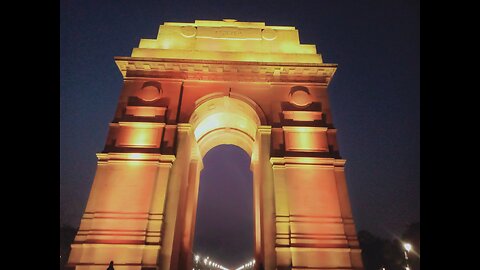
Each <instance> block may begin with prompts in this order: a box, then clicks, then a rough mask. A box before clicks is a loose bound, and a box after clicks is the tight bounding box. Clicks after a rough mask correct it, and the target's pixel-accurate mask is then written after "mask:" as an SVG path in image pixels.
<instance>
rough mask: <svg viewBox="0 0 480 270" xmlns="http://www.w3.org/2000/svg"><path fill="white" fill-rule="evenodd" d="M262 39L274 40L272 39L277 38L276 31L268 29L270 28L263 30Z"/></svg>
mask: <svg viewBox="0 0 480 270" xmlns="http://www.w3.org/2000/svg"><path fill="white" fill-rule="evenodd" d="M262 38H263V39H265V40H274V39H276V38H277V31H275V30H274V29H270V28H267V29H263V31H262Z"/></svg>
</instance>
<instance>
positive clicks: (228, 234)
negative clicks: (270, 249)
mask: <svg viewBox="0 0 480 270" xmlns="http://www.w3.org/2000/svg"><path fill="white" fill-rule="evenodd" d="M203 164H204V167H203V170H202V172H201V175H200V183H199V191H198V203H197V217H196V222H195V234H194V241H193V250H192V251H193V252H194V254H196V255H199V256H201V257H202V258H204V257H206V256H209V257H210V259H211V260H213V261H216V262H217V263H220V264H223V266H225V267H226V268H228V269H235V268H236V267H238V266H239V265H241V264H243V263H245V262H247V261H249V260H251V259H252V258H253V256H254V240H255V239H254V214H253V209H254V208H253V201H254V200H253V175H252V171H251V170H250V156H249V154H248V153H246V151H245V150H243V149H241V148H240V147H238V146H234V145H225V144H223V145H218V146H215V147H214V148H212V149H210V150H209V151H208V153H207V154H206V155H205V156H204V157H203ZM200 263H201V262H200ZM193 268H195V269H197V267H195V263H194V267H193Z"/></svg>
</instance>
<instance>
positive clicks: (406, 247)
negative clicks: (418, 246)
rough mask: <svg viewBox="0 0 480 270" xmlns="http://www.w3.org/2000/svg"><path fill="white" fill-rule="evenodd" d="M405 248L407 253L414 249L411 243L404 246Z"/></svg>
mask: <svg viewBox="0 0 480 270" xmlns="http://www.w3.org/2000/svg"><path fill="white" fill-rule="evenodd" d="M403 247H404V248H405V250H406V251H410V250H411V249H412V245H410V244H409V243H405V244H403Z"/></svg>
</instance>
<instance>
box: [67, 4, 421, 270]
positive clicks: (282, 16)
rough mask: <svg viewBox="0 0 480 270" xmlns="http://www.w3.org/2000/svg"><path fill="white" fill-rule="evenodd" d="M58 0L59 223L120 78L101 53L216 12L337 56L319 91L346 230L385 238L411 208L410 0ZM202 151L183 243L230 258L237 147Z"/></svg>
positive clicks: (237, 210)
mask: <svg viewBox="0 0 480 270" xmlns="http://www.w3.org/2000/svg"><path fill="white" fill-rule="evenodd" d="M60 4H61V9H60V12H61V14H60V23H61V25H60V137H61V141H60V189H61V190H60V191H61V194H60V223H61V224H64V223H65V224H69V225H71V226H74V227H78V225H79V223H80V218H81V216H82V213H83V210H84V208H85V205H86V202H87V198H88V193H89V191H90V187H91V184H92V182H93V177H94V174H95V170H96V156H95V153H97V152H100V151H101V150H102V149H103V146H104V143H105V140H106V135H107V130H108V123H109V122H110V121H111V120H112V119H113V115H114V111H115V108H116V105H117V101H118V97H119V95H120V90H121V87H122V76H121V74H120V72H119V71H118V68H117V66H116V65H115V62H114V61H113V57H114V56H130V54H131V51H132V48H134V47H137V46H138V43H139V41H140V39H141V38H155V37H156V35H157V32H158V27H159V26H160V25H161V24H163V23H164V22H194V20H196V19H203V20H222V19H223V18H233V19H237V20H238V21H261V22H266V25H285V26H295V27H296V28H297V29H298V30H299V33H300V41H301V43H302V44H315V45H316V46H317V51H318V52H319V53H321V54H322V57H323V60H324V62H325V63H337V64H338V70H337V72H336V73H335V76H334V78H333V80H332V82H331V84H330V86H329V90H328V91H329V96H330V102H331V107H332V114H333V121H334V124H335V126H336V128H337V129H338V133H337V139H338V142H339V146H340V154H341V156H342V158H345V159H346V160H347V164H346V176H347V184H348V189H349V193H350V200H351V204H352V209H353V214H354V218H355V222H356V225H357V230H362V229H365V230H368V231H370V232H372V233H374V234H376V235H379V236H382V237H388V238H392V237H395V236H398V235H399V234H401V232H402V231H403V230H404V229H405V227H406V225H407V224H408V223H410V222H414V221H419V220H420V157H419V156H420V145H419V142H420V29H419V28H420V18H419V17H420V14H419V13H420V8H419V1H418V0H389V1H382V0H368V1H360V0H355V1H300V0H297V1H208V2H207V1H205V2H204V3H202V2H200V1H123V0H122V1H118V0H117V1H91V0H83V1H70V0H64V1H61V2H60ZM219 162H221V163H219ZM204 163H205V164H204V165H205V168H204V171H203V173H202V181H201V186H200V198H199V208H198V215H199V218H198V220H197V221H198V224H197V225H198V226H197V234H198V235H197V237H196V242H195V247H196V249H197V250H200V251H201V252H202V253H207V254H205V255H210V256H211V257H213V258H220V257H222V258H229V261H230V262H232V265H231V266H232V267H233V266H235V265H236V263H237V262H238V263H241V262H243V261H245V260H247V259H249V258H250V257H251V256H250V254H253V247H252V245H253V239H252V237H253V217H252V216H251V215H252V213H253V211H252V202H251V200H252V190H251V189H252V179H251V177H252V176H251V172H250V171H249V169H248V164H249V157H248V155H247V154H246V153H245V152H243V150H241V149H239V148H237V147H233V146H219V147H216V148H214V149H212V150H211V151H210V152H209V153H207V155H206V157H205V159H204ZM216 165H217V166H216ZM212 239H214V240H212ZM232 253H234V255H232ZM218 260H219V262H220V263H227V262H226V260H227V259H225V260H220V259H218Z"/></svg>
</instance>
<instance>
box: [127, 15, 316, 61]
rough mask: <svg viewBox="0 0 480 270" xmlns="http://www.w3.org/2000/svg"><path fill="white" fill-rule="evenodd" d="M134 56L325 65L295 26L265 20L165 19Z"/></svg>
mask: <svg viewBox="0 0 480 270" xmlns="http://www.w3.org/2000/svg"><path fill="white" fill-rule="evenodd" d="M131 57H133V58H161V59H187V60H214V61H242V62H265V63H302V64H322V63H323V61H322V57H321V55H320V54H317V50H316V47H315V45H312V44H300V40H299V35H298V30H297V29H295V27H293V26H266V25H265V23H264V22H238V21H236V20H234V19H224V20H223V21H208V20H195V22H194V23H177V22H165V23H164V24H163V25H161V26H160V29H159V31H158V35H157V38H155V39H141V40H140V44H139V46H138V48H134V49H133V51H132V55H131Z"/></svg>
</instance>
